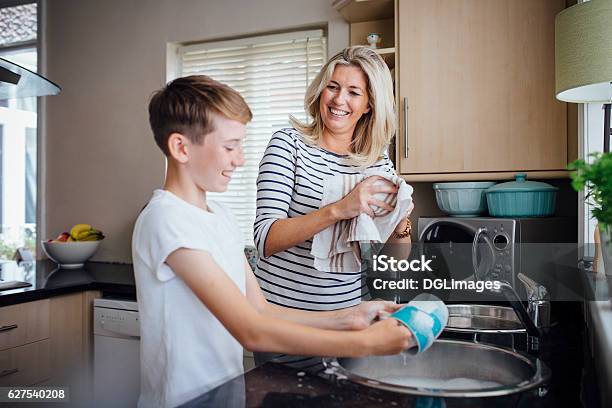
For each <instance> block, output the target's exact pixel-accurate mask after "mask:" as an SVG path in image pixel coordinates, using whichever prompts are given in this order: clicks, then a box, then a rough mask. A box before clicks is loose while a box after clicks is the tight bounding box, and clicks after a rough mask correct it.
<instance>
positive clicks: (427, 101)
mask: <svg viewBox="0 0 612 408" xmlns="http://www.w3.org/2000/svg"><path fill="white" fill-rule="evenodd" d="M335 3H340V2H339V1H336V2H335ZM342 3H345V7H344V10H346V14H345V13H343V15H345V18H347V20H348V21H349V22H351V20H350V19H349V18H350V14H348V11H349V10H350V9H349V7H353V8H357V7H364V6H365V4H368V3H369V4H370V7H373V6H374V5H376V4H378V5H379V6H381V7H383V5H384V7H383V8H385V7H386V9H387V10H391V9H393V11H394V14H393V17H392V21H393V27H394V29H395V36H394V37H393V38H394V43H393V47H394V49H395V55H394V62H395V64H394V67H395V74H394V76H395V80H396V82H395V83H396V102H397V107H398V116H399V126H398V133H397V135H396V145H395V147H396V149H395V150H396V152H395V157H396V166H397V170H398V172H399V173H401V174H402V175H404V177H405V178H406V179H407V180H413V181H438V180H460V179H461V180H468V179H473V180H477V179H504V178H511V177H512V175H513V174H514V173H515V172H518V171H521V172H527V173H528V174H529V175H530V176H532V177H540V178H542V177H566V176H567V171H566V166H567V163H568V160H571V159H572V157H573V156H574V155H575V152H574V151H573V150H574V148H575V146H574V144H573V143H568V139H571V137H575V131H573V132H570V133H571V134H570V138H568V108H567V105H566V104H565V103H562V102H559V101H557V100H556V99H555V92H554V90H555V69H554V60H555V58H554V49H555V47H554V38H555V35H554V29H555V24H554V22H555V16H556V14H557V13H558V12H560V11H561V10H563V9H564V8H565V0H496V1H491V0H428V1H423V0H397V1H396V2H394V3H393V5H392V6H390V3H391V2H388V1H383V0H370V1H349V2H346V1H345V2H342ZM339 11H340V12H341V13H342V12H343V9H339ZM353 15H356V14H353ZM347 16H349V17H347ZM372 16H374V17H375V18H378V16H379V14H372ZM362 18H363V17H362V16H360V17H359V19H360V20H361V19H362ZM380 21H382V20H372V21H370V22H368V24H374V23H376V24H379V27H381V28H380V29H381V30H382V27H383V26H385V27H391V24H381V23H379V22H380ZM387 21H388V19H387ZM357 24H365V23H363V22H358V21H356V22H352V24H351V44H352V45H353V44H364V43H365V36H364V35H363V33H358V32H357V29H356V28H355V29H354V27H358V26H357ZM366 35H367V33H366ZM387 35H389V34H387ZM361 37H364V38H363V39H362V38H361ZM570 122H571V123H573V121H572V117H570Z"/></svg>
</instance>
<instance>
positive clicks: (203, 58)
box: [177, 30, 327, 245]
mask: <svg viewBox="0 0 612 408" xmlns="http://www.w3.org/2000/svg"><path fill="white" fill-rule="evenodd" d="M326 49H327V45H326V38H325V36H324V34H323V31H322V30H312V31H300V32H292V33H286V34H276V35H268V36H261V37H251V38H244V39H239V40H231V41H223V42H211V43H202V44H195V45H189V46H181V47H179V48H178V50H177V51H178V69H177V74H178V75H177V76H187V75H194V74H204V75H208V76H210V77H211V78H214V79H216V80H218V81H220V82H223V83H225V84H227V85H229V86H231V87H232V88H234V89H236V90H237V91H238V92H240V94H241V95H242V96H243V97H244V99H245V100H246V102H247V103H248V104H249V106H250V107H251V111H252V112H253V120H252V121H251V123H249V124H248V126H247V135H246V139H245V143H244V154H245V165H244V166H243V167H241V168H240V169H238V170H237V171H236V172H234V176H233V178H232V181H231V182H230V185H229V188H228V190H227V191H226V192H224V193H221V194H220V193H210V194H209V197H211V198H212V199H214V200H217V201H221V202H223V203H225V204H226V205H227V206H228V207H229V208H230V209H231V210H232V212H233V213H234V215H235V216H236V218H237V219H238V223H239V224H240V228H241V229H242V231H243V233H244V237H245V242H246V243H247V244H249V245H252V244H253V223H254V222H255V201H256V196H257V190H256V185H255V182H256V179H257V173H258V167H259V162H260V161H261V158H262V156H263V153H264V150H265V148H266V146H267V144H268V141H269V140H270V137H271V136H272V134H273V133H274V132H275V131H276V130H278V129H281V128H283V127H287V126H289V115H293V116H295V117H297V118H298V119H301V120H305V119H306V114H305V112H304V94H305V92H306V88H307V87H308V85H309V84H310V82H311V81H312V80H313V79H314V77H315V76H316V75H317V73H318V72H319V71H320V70H321V67H322V66H323V64H324V63H325V61H326V59H327V52H326Z"/></svg>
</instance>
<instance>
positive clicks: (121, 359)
mask: <svg viewBox="0 0 612 408" xmlns="http://www.w3.org/2000/svg"><path fill="white" fill-rule="evenodd" d="M93 310H94V406H96V407H113V408H115V407H134V406H136V404H137V402H138V396H139V394H140V321H139V319H138V303H136V302H135V301H134V300H127V299H114V298H100V299H95V300H94V308H93Z"/></svg>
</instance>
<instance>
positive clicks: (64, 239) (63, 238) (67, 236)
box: [55, 232, 70, 242]
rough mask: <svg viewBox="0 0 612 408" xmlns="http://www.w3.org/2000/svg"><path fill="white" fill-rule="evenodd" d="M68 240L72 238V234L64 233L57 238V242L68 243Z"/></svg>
mask: <svg viewBox="0 0 612 408" xmlns="http://www.w3.org/2000/svg"><path fill="white" fill-rule="evenodd" d="M68 238H70V234H69V233H67V232H62V233H61V234H59V235H58V236H57V238H55V241H59V242H66V241H68Z"/></svg>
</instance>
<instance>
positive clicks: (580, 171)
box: [568, 153, 612, 228]
mask: <svg viewBox="0 0 612 408" xmlns="http://www.w3.org/2000/svg"><path fill="white" fill-rule="evenodd" d="M589 157H592V158H593V161H592V163H587V162H586V161H585V160H582V159H579V160H576V161H574V162H572V163H570V165H569V166H568V168H569V169H570V170H574V172H572V173H571V177H572V187H573V188H574V190H576V191H582V190H583V189H584V188H586V190H587V195H586V197H585V201H586V202H588V203H589V204H591V205H593V215H594V216H595V218H596V219H597V221H598V222H599V224H601V226H602V227H607V228H612V153H592V154H590V155H589Z"/></svg>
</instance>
